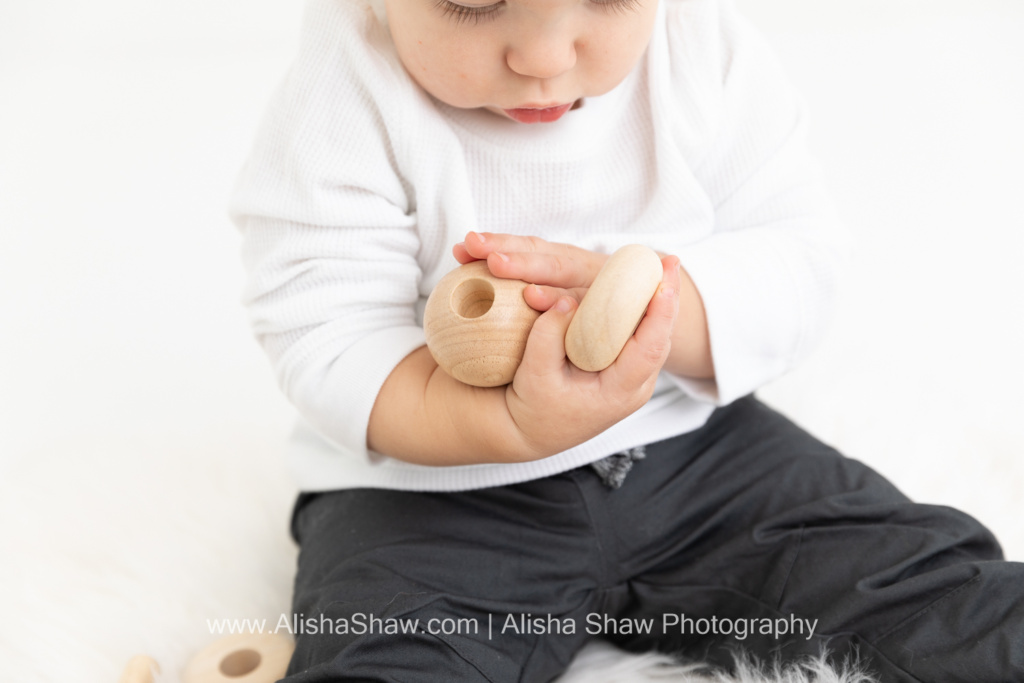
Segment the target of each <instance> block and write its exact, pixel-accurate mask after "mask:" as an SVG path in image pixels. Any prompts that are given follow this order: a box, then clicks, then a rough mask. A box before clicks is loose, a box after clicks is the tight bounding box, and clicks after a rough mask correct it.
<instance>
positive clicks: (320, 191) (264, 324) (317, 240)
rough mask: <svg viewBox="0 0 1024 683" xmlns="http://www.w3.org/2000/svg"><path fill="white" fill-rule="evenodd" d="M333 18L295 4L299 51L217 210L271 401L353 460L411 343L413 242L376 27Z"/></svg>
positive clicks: (355, 15)
mask: <svg viewBox="0 0 1024 683" xmlns="http://www.w3.org/2000/svg"><path fill="white" fill-rule="evenodd" d="M344 7H345V5H344V4H343V3H337V2H325V1H323V0H314V1H313V2H310V3H309V4H308V8H307V15H306V18H305V25H304V28H303V40H302V46H303V47H302V50H301V51H300V54H299V55H298V57H297V59H296V61H295V64H294V66H293V68H292V70H291V72H290V73H289V75H288V76H287V78H286V80H285V83H284V85H283V86H282V88H281V89H280V90H279V92H278V93H277V94H276V95H275V97H274V99H273V102H272V104H271V106H270V108H269V112H268V114H267V116H266V118H265V120H264V122H263V125H262V130H261V131H260V132H259V134H258V136H257V142H256V146H255V149H254V151H253V152H252V154H251V157H250V159H249V160H248V162H247V163H246V165H245V167H244V169H243V171H242V173H241V176H240V179H239V181H238V184H237V188H236V191H235V194H234V197H233V201H232V205H231V213H232V217H233V219H234V221H235V223H236V225H237V226H238V228H239V229H240V230H241V233H242V237H243V261H244V264H245V266H246V270H247V272H248V282H247V286H246V289H245V293H244V301H245V304H246V306H247V307H248V310H249V312H250V316H251V322H252V326H253V329H254V330H255V333H256V336H257V338H258V340H259V342H260V343H261V344H262V346H263V348H264V350H265V351H266V352H267V354H268V356H269V357H270V360H271V363H272V365H273V367H274V369H275V372H276V375H277V379H278V382H279V384H280V386H281V388H282V390H283V391H284V393H285V394H286V395H287V397H288V398H289V399H290V400H291V401H292V403H294V404H295V406H296V407H297V408H298V410H299V411H300V413H301V414H302V416H303V417H304V418H305V420H306V421H307V422H308V423H309V424H311V425H312V426H313V427H314V428H316V430H317V431H318V432H319V433H320V434H321V435H323V436H324V437H326V438H327V439H329V440H330V441H331V442H333V443H334V444H335V445H336V446H338V447H339V448H340V449H341V451H342V452H344V453H348V454H351V455H355V456H361V457H367V446H366V430H367V425H368V423H369V417H370V411H371V409H372V408H373V403H374V400H375V398H376V396H377V393H378V392H379V389H380V387H381V385H382V384H383V383H384V380H385V379H386V378H387V376H388V374H389V373H390V372H391V370H392V369H393V368H394V367H395V366H396V365H397V364H398V363H399V362H400V361H401V360H402V359H403V358H404V357H405V356H406V355H408V354H409V353H410V352H411V351H413V350H414V349H416V348H417V347H419V346H422V345H423V343H424V337H423V330H422V327H420V326H419V325H418V324H417V320H416V313H415V306H416V303H417V300H418V298H419V281H420V277H421V271H420V268H419V266H418V264H417V255H418V252H419V250H420V240H419V237H418V235H417V231H416V225H415V206H414V199H413V198H411V191H409V190H408V187H407V183H406V182H405V179H403V178H402V177H401V174H400V172H399V171H398V168H397V166H398V164H397V163H396V160H395V159H396V155H395V150H394V149H392V148H391V145H390V140H391V139H392V133H393V132H394V131H389V130H388V125H390V124H391V119H389V118H388V117H387V116H386V112H383V111H382V108H381V104H380V103H382V102H383V103H385V104H391V105H393V106H394V107H396V108H397V107H401V106H402V102H398V101H394V102H390V101H389V100H388V99H387V97H386V96H383V95H381V93H379V92H376V91H375V89H380V88H387V87H389V84H390V83H392V82H393V81H394V79H395V78H396V77H399V75H400V74H398V73H397V72H393V73H389V70H393V69H396V68H399V67H398V66H397V65H396V64H394V63H393V62H391V61H389V60H388V59H387V58H386V57H381V55H380V54H374V53H373V51H374V46H375V45H381V44H383V42H382V41H386V40H387V36H386V34H380V33H379V31H380V28H381V27H380V24H379V23H377V22H374V21H371V20H368V19H367V18H366V17H365V16H362V14H361V13H360V12H353V11H352V10H351V8H348V9H343V8H344ZM353 35H355V36H358V38H359V40H351V37H352V36H353ZM346 37H348V39H349V40H347V41H345V38H346ZM341 41H345V44H342V42H341ZM392 99H394V96H392Z"/></svg>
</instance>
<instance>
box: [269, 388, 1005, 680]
mask: <svg viewBox="0 0 1024 683" xmlns="http://www.w3.org/2000/svg"><path fill="white" fill-rule="evenodd" d="M925 466H926V465H925ZM292 524H293V526H292V531H293V535H294V536H295V538H296V540H297V541H298V542H299V543H300V547H301V552H300V557H299V569H298V574H297V577H296V581H295V594H294V603H293V608H294V611H295V613H296V620H295V623H296V625H297V627H298V628H297V629H296V640H297V649H296V652H295V655H294V657H293V659H292V662H291V667H290V669H289V677H288V678H287V679H286V680H287V681H288V682H289V683H293V682H294V683H297V682H299V681H303V682H310V683H312V682H320V681H342V680H344V681H349V680H359V681H401V682H402V683H411V682H414V681H440V680H445V681H491V682H492V683H499V682H500V683H506V682H511V681H526V682H528V683H533V682H536V681H548V680H551V679H552V678H554V677H556V676H557V675H558V674H559V673H561V672H562V671H564V670H565V668H566V667H567V666H568V664H569V662H570V660H571V659H572V657H573V655H574V654H575V653H576V652H577V651H578V650H579V648H580V647H581V646H582V645H583V644H584V643H585V642H586V641H587V639H589V638H594V637H600V638H606V639H608V640H611V641H612V642H614V643H616V644H618V645H619V646H621V647H622V648H625V649H627V650H630V651H648V650H652V649H658V650H661V651H664V652H671V653H676V654H678V655H680V656H682V657H685V658H688V659H698V660H702V661H707V662H711V663H713V664H717V665H720V666H723V667H726V668H728V667H729V666H730V664H731V663H732V662H733V657H734V654H735V653H736V652H737V651H738V650H743V651H745V652H747V653H750V654H753V655H756V656H757V657H759V658H762V659H769V658H781V659H783V660H792V659H794V658H798V657H801V656H805V655H818V654H820V653H821V652H822V651H823V649H827V650H828V651H829V652H831V653H833V654H832V656H833V657H834V658H835V660H836V661H837V662H838V661H841V660H842V659H843V658H844V657H846V656H848V655H850V654H852V653H856V654H858V655H859V656H860V658H861V660H862V661H865V662H867V664H868V666H869V668H870V669H871V670H872V671H873V672H874V673H875V674H876V675H877V676H878V677H879V679H880V680H882V681H934V682H936V683H954V682H955V681H970V682H971V683H981V682H983V681H992V682H997V681H998V682H1000V683H1005V682H1007V681H1024V565H1022V564H1018V563H1012V562H1005V561H1003V560H1002V555H1001V551H1000V548H999V545H998V544H997V542H996V540H995V539H994V538H993V537H992V535H991V533H990V532H989V531H988V530H986V529H985V528H984V527H983V526H981V525H980V524H979V523H978V522H976V521H975V520H974V519H972V518H971V517H969V516H967V515H965V514H963V513H961V512H958V511H956V510H954V509H951V508H948V507H940V506H933V505H919V504H915V503H912V502H910V501H909V500H908V499H907V498H906V497H905V496H904V495H903V494H901V493H900V492H899V491H898V490H897V489H896V488H895V487H893V486H892V485H891V484H890V483H888V482H887V481H886V480H885V479H883V478H882V477H881V476H880V475H878V474H877V473H875V472H874V471H872V470H871V469H869V468H868V467H866V466H864V465H863V464H861V463H859V462H856V461H854V460H850V459H847V458H844V457H843V456H841V455H840V454H839V453H837V452H836V451H834V450H833V449H832V448H830V447H828V446H826V445H824V444H822V443H821V442H820V441H818V440H816V439H815V438H813V437H812V436H810V435H809V434H807V433H806V432H804V431H802V430H801V429H800V428H798V427H797V426H795V425H794V424H793V423H792V422H790V421H789V420H787V419H786V418H784V417H782V416H781V415H779V414H778V413H776V412H774V411H773V410H771V409H770V408H768V407H766V406H765V405H763V404H762V403H760V402H758V401H757V400H756V399H754V398H746V399H743V400H740V401H737V402H736V403H734V404H732V405H730V406H727V407H725V408H721V409H719V410H717V411H716V412H715V413H714V414H713V415H712V417H711V418H710V420H709V422H708V423H707V424H706V425H705V426H704V427H702V428H701V429H699V430H697V431H695V432H692V433H689V434H685V435H683V436H680V437H676V438H673V439H670V440H667V441H664V442H659V443H655V444H651V445H650V446H648V447H647V457H646V459H644V460H641V461H639V462H637V463H636V465H635V466H634V467H633V469H632V471H631V472H630V473H629V476H628V477H627V478H626V480H625V483H624V484H623V486H622V487H621V488H619V489H617V490H613V489H610V488H608V487H607V486H605V485H603V484H602V483H601V481H600V479H599V478H598V476H597V474H596V473H595V472H594V470H593V469H592V468H590V467H582V468H579V469H577V470H573V471H570V472H565V473H563V474H560V475H557V476H553V477H550V478H547V479H541V480H537V481H531V482H527V483H523V484H517V485H512V486H504V487H496V488H490V489H483V490H476V491H467V492H460V493H408V492H399V491H386V490H368V489H356V490H346V491H336V492H330V493H323V494H312V495H311V494H304V495H302V496H300V498H299V500H298V501H297V504H296V507H295V513H294V516H293V520H292ZM812 625H813V628H812Z"/></svg>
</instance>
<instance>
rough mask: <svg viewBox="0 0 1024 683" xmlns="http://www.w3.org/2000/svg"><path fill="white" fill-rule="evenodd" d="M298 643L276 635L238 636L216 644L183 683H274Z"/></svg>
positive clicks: (200, 656)
mask: <svg viewBox="0 0 1024 683" xmlns="http://www.w3.org/2000/svg"><path fill="white" fill-rule="evenodd" d="M294 650H295V643H294V642H293V641H292V640H291V639H290V638H285V637H284V636H281V635H277V634H274V633H236V634H233V635H230V636H227V637H225V638H221V639H220V640H217V641H214V642H213V643H211V644H210V645H208V646H207V647H206V648H204V649H203V650H201V651H200V652H199V654H197V655H196V656H195V657H193V658H192V661H191V662H189V663H188V666H187V667H185V673H184V675H183V676H182V681H183V683H274V681H277V680H279V679H281V678H284V675H285V672H286V671H287V669H288V661H289V660H290V659H291V656H292V651H294Z"/></svg>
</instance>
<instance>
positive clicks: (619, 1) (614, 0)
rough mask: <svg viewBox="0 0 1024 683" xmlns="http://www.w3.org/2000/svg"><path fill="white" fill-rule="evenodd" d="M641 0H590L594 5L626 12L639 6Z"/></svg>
mask: <svg viewBox="0 0 1024 683" xmlns="http://www.w3.org/2000/svg"><path fill="white" fill-rule="evenodd" d="M640 1H641V0H591V2H593V3H594V4H595V5H599V6H600V7H603V8H604V9H611V10H614V11H616V12H628V11H631V10H634V9H636V8H637V7H639V6H640Z"/></svg>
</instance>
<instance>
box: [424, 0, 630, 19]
mask: <svg viewBox="0 0 1024 683" xmlns="http://www.w3.org/2000/svg"><path fill="white" fill-rule="evenodd" d="M590 1H591V2H592V3H594V4H595V5H597V6H599V7H601V8H603V9H609V10H614V11H616V12H629V11H631V10H634V9H636V8H637V7H639V6H640V3H641V0H590ZM504 4H505V2H504V0H501V2H496V3H494V4H493V5H486V6H483V7H473V6H469V5H460V4H458V3H456V2H452V1H451V0H437V3H436V4H435V6H436V7H437V8H438V9H439V10H441V12H442V13H443V14H444V15H445V16H447V17H450V18H451V19H452V21H454V22H455V23H456V24H461V23H463V22H472V23H474V24H478V23H480V22H481V21H483V20H484V19H493V18H494V17H496V16H497V12H498V10H499V9H501V6H502V5H504Z"/></svg>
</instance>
